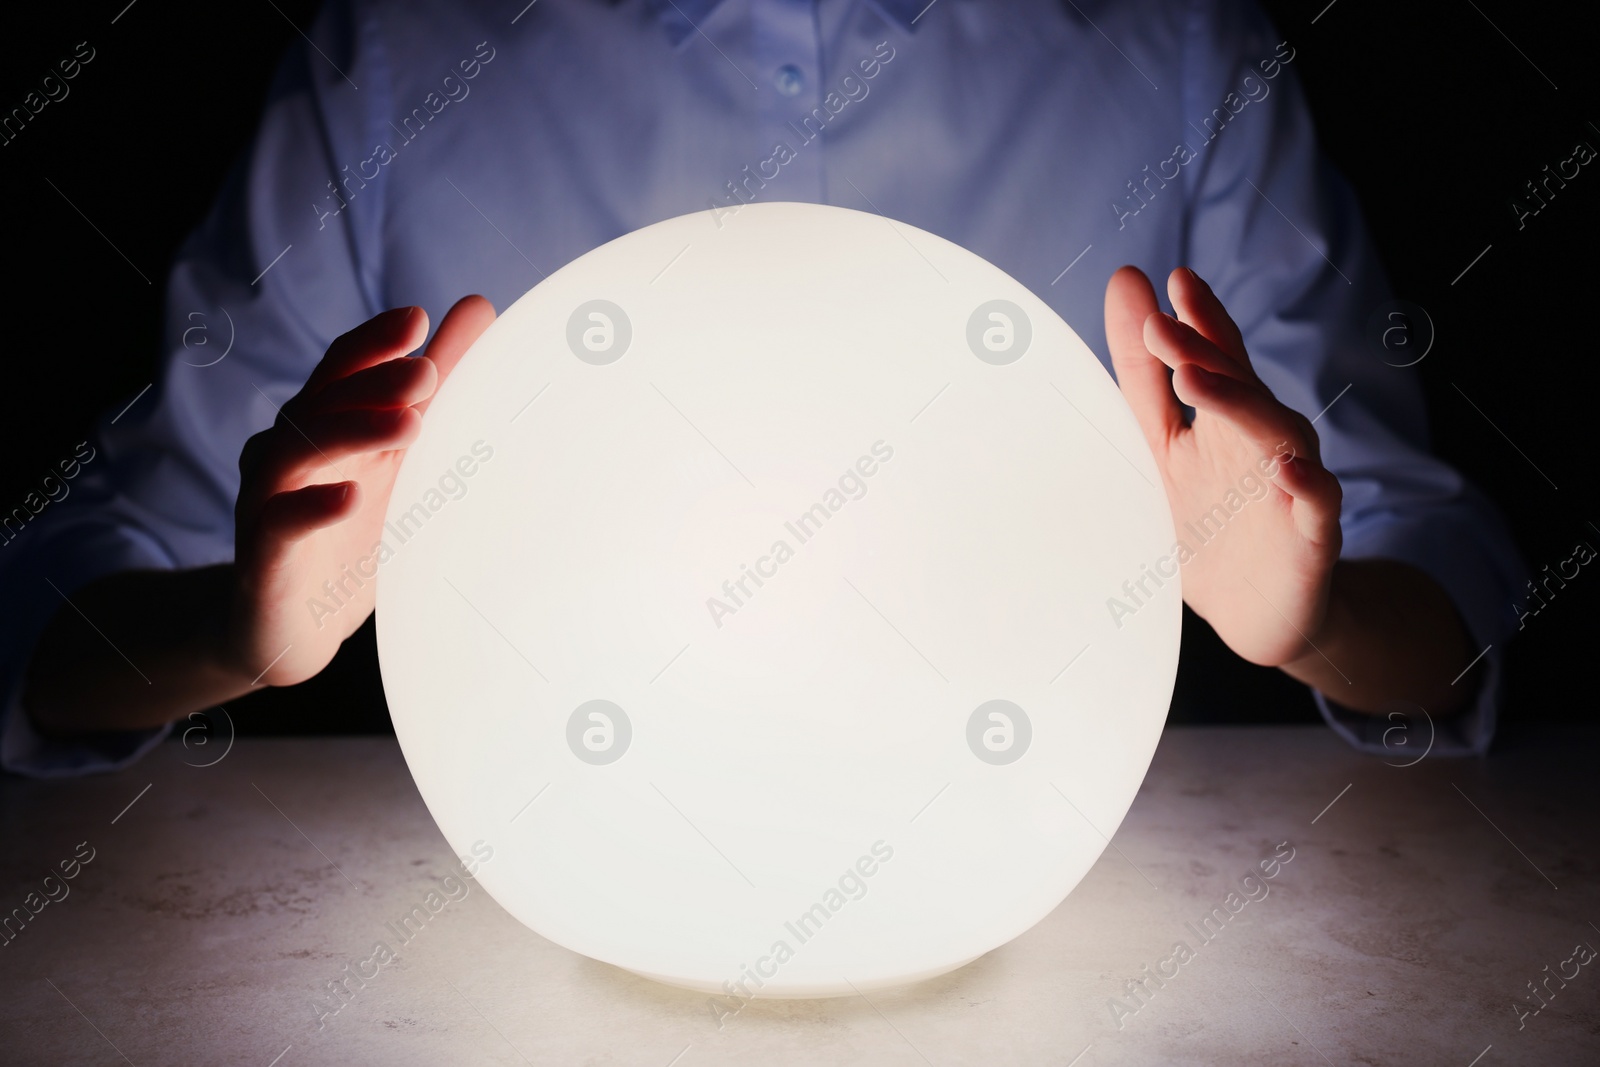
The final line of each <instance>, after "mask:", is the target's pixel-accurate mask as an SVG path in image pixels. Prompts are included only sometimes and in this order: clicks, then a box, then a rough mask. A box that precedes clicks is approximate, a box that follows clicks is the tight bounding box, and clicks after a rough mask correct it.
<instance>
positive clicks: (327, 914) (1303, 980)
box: [0, 727, 1600, 1067]
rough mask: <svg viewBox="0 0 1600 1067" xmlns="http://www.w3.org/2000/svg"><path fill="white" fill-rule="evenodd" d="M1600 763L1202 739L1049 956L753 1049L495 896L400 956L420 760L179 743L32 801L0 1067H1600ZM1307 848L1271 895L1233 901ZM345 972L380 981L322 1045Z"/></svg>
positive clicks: (479, 900)
mask: <svg viewBox="0 0 1600 1067" xmlns="http://www.w3.org/2000/svg"><path fill="white" fill-rule="evenodd" d="M1597 740H1600V735H1597V734H1596V733H1594V732H1587V733H1572V732H1569V733H1549V734H1542V735H1539V736H1537V737H1535V738H1533V739H1530V740H1528V741H1525V742H1523V743H1522V744H1520V745H1518V746H1516V747H1513V748H1512V749H1511V750H1510V751H1507V752H1505V753H1503V754H1498V755H1496V756H1495V757H1493V758H1492V759H1490V760H1487V761H1478V760H1468V761H1447V760H1440V759H1434V758H1429V759H1425V760H1423V761H1422V762H1421V763H1418V764H1417V765H1415V766H1409V767H1403V766H1391V765H1387V764H1386V762H1385V761H1384V760H1382V759H1378V758H1373V757H1369V756H1362V755H1359V754H1357V753H1354V752H1351V751H1349V750H1348V749H1347V748H1346V747H1345V746H1344V745H1343V744H1342V742H1340V741H1339V740H1338V739H1337V738H1335V737H1334V736H1333V735H1332V734H1330V733H1329V732H1327V731H1326V730H1324V729H1322V728H1316V727H1276V728H1204V729H1199V728H1191V729H1171V730H1168V732H1167V734H1166V736H1165V738H1164V739H1163V741H1162V743H1161V747H1160V749H1159V751H1158V752H1157V755H1156V758H1155V762H1154V765H1153V766H1152V768H1151V771H1150V774H1149V777H1148V778H1147V779H1146V781H1145V784H1144V787H1143V789H1142V790H1141V791H1140V793H1139V797H1138V799H1137V800H1136V801H1135V802H1134V805H1133V808H1132V811H1131V812H1130V813H1129V815H1128V818H1127V820H1126V821H1125V822H1124V824H1123V826H1122V828H1121V830H1120V831H1119V832H1118V833H1117V835H1116V837H1115V839H1114V842H1113V843H1114V846H1115V847H1114V848H1110V849H1107V850H1106V852H1105V854H1104V855H1103V856H1102V857H1101V859H1100V861H1099V863H1098V864H1097V865H1096V866H1095V867H1094V869H1093V870H1092V871H1091V872H1090V873H1089V875H1088V876H1087V877H1086V878H1085V879H1084V881H1083V883H1082V884H1081V885H1079V887H1078V888H1077V889H1076V890H1075V891H1074V892H1073V893H1072V894H1071V896H1069V897H1068V898H1067V900H1066V901H1065V902H1064V903H1062V904H1061V906H1060V907H1058V908H1057V909H1056V910H1055V911H1054V912H1053V913H1052V914H1051V915H1050V916H1049V917H1048V918H1046V919H1045V920H1044V921H1043V922H1041V923H1040V924H1039V925H1038V926H1036V927H1034V928H1033V929H1032V930H1030V931H1029V932H1028V933H1026V934H1025V935H1023V936H1022V937H1021V938H1019V939H1017V940H1016V941H1014V942H1012V943H1011V944H1008V945H1006V946H1004V947H1002V948H1000V949H997V950H995V951H994V952H991V953H990V954H988V955H987V956H985V957H983V958H981V959H979V960H978V961H976V962H974V963H972V964H969V965H968V966H966V967H964V968H962V969H960V970H957V971H955V972H953V973H950V974H948V975H945V976H943V977H941V978H937V979H934V980H932V981H928V982H925V983H922V984H921V985H918V986H913V987H910V988H906V989H903V990H898V991H891V992H882V993H872V994H869V995H868V998H862V997H852V998H842V999H832V1000H813V1001H786V1002H763V1001H758V1002H755V1003H752V1004H750V1005H749V1006H747V1007H746V1008H744V1010H742V1011H740V1012H739V1013H738V1014H737V1015H734V1016H731V1017H727V1018H724V1019H723V1020H722V1026H721V1027H720V1028H719V1027H718V1025H717V1022H716V1020H715V1018H714V1016H713V1014H712V1012H711V1011H710V1010H709V1008H708V1006H707V998H706V996H705V995H704V994H697V993H691V992H686V991H683V990H679V989H674V988H670V987H667V986H662V985H658V984H655V983H653V982H650V981H648V980H645V979H642V978H638V977H635V976H633V975H631V974H628V973H626V972H623V971H620V970H617V969H615V968H613V967H610V966H608V965H605V964H601V963H596V962H593V961H591V960H588V959H585V958H583V957H581V956H578V955H575V954H573V953H571V952H569V951H567V950H565V949H562V948H559V947H557V946H555V945H553V944H551V943H550V942H548V941H546V940H544V939H543V938H541V937H539V936H538V935H537V934H535V933H533V932H532V931H530V930H528V929H526V928H525V927H523V926H522V925H521V924H519V923H518V922H517V921H516V920H514V919H512V918H511V917H510V916H508V915H507V914H506V913H505V912H504V911H502V910H501V909H500V907H499V906H498V905H497V904H496V903H495V902H494V901H493V900H491V899H490V898H489V897H488V895H487V894H486V893H485V892H484V891H483V890H482V889H481V888H476V887H473V888H472V889H471V890H470V892H468V893H467V894H466V895H465V896H461V897H459V899H454V900H447V901H445V902H444V903H443V905H442V906H441V907H439V908H438V910H437V912H436V913H435V914H433V915H432V916H431V918H430V920H429V921H428V923H427V924H426V925H425V926H423V927H422V929H421V930H420V932H417V933H415V934H414V935H413V936H412V938H411V940H410V941H409V943H407V944H405V945H404V946H402V947H400V948H399V949H398V955H397V956H396V958H395V959H394V960H393V961H392V962H388V963H385V964H372V965H369V964H366V962H365V961H367V960H368V959H369V958H370V956H371V952H372V946H373V944H374V942H376V941H380V940H381V941H385V942H388V943H390V944H397V943H398V940H397V939H396V938H394V937H393V936H392V933H391V929H392V928H391V926H390V925H389V924H390V923H392V922H394V921H395V920H397V919H398V918H399V917H400V916H402V915H404V914H405V913H406V912H408V911H410V910H411V908H412V907H413V906H414V905H416V904H417V903H419V902H421V901H423V900H424V898H425V897H426V895H427V894H428V892H429V891H430V890H435V889H437V888H438V887H439V884H440V883H439V880H440V879H441V878H442V877H444V876H445V875H447V874H449V873H450V865H451V864H452V861H453V857H452V855H451V852H450V849H449V847H448V846H447V845H446V843H445V841H444V839H443V837H441V836H440V834H439V831H438V830H437V829H436V828H435V826H434V824H433V821H432V819H431V818H430V817H429V815H428V812H427V810H426V808H425V807H424V806H423V804H422V801H421V798H420V797H419V796H418V794H417V791H416V789H415V787H414V786H413V785H412V782H411V778H410V775H409V774H408V773H407V771H406V766H405V762H404V760H403V759H402V758H401V755H400V751H399V747H398V745H397V744H396V743H395V742H394V740H393V739H382V738H361V739H339V740H256V739H244V740H240V741H238V742H237V743H236V744H234V746H233V748H232V750H231V751H229V752H228V753H227V755H226V756H225V757H224V758H222V759H221V760H220V761H219V762H217V763H215V764H214V765H212V766H206V767H198V766H191V765H189V764H195V763H204V762H207V761H209V760H212V759H215V758H216V755H217V753H218V751H219V750H220V749H221V745H220V744H213V745H212V746H210V749H209V751H207V750H206V749H200V748H196V747H190V748H185V747H183V746H182V745H181V744H178V743H173V744H168V745H165V746H163V747H162V748H161V749H159V750H158V751H157V752H155V753H154V754H153V755H152V756H151V757H150V758H148V759H147V760H145V761H144V762H143V763H141V764H139V765H138V766H137V767H135V768H134V769H132V770H129V771H126V772H124V773H121V774H116V775H109V776H102V777H96V778H91V779H83V780H77V781H66V782H53V783H52V782H30V781H24V780H19V779H9V780H6V781H4V782H3V783H0V819H3V820H4V826H5V847H4V850H3V851H4V855H3V857H0V894H3V895H0V909H4V910H3V911H0V914H5V915H9V914H12V912H11V910H10V909H13V908H20V909H23V910H22V914H24V915H28V914H31V913H30V911H29V908H30V905H31V906H32V907H38V909H39V910H38V913H37V914H36V915H32V917H31V919H29V921H28V922H27V923H26V924H25V925H23V926H21V927H20V930H19V929H18V924H17V923H16V921H15V920H13V921H12V923H11V925H10V926H9V927H8V928H7V933H8V934H10V935H11V940H9V941H6V942H5V944H4V947H0V993H3V1001H0V1002H3V1004H4V1010H3V1012H0V1020H3V1021H0V1032H3V1035H4V1036H3V1038H0V1041H3V1044H0V1060H4V1061H5V1062H6V1063H19V1064H35V1063H39V1064H44V1063H50V1064H54V1063H84V1064H116V1063H122V1062H124V1061H126V1062H129V1063H133V1064H137V1065H139V1067H145V1065H147V1064H165V1063H180V1064H202V1063H204V1064H212V1063H228V1064H255V1065H260V1067H268V1065H271V1064H276V1065H277V1067H299V1065H301V1064H334V1063H341V1064H347V1063H384V1064H412V1063H418V1064H423V1063H425V1064H443V1063H473V1064H477V1063H492V1064H520V1063H535V1064H546V1063H558V1064H597V1065H598V1064H617V1065H622V1064H627V1065H641V1067H667V1065H668V1064H672V1065H674V1067H696V1065H699V1064H732V1063H739V1064H751V1063H762V1064H788V1063H805V1064H811V1063H825V1064H863V1065H866V1064H870V1065H897V1064H905V1065H927V1064H931V1065H939V1067H942V1065H944V1064H964V1063H986V1064H991V1063H1041V1064H1056V1065H1067V1064H1076V1065H1078V1067H1102V1065H1108V1064H1223V1063H1226V1064H1255V1063H1261V1064H1307V1065H1315V1064H1323V1063H1327V1064H1338V1065H1343V1064H1350V1063H1361V1064H1452V1065H1458V1067H1468V1065H1471V1064H1476V1065H1478V1067H1498V1065H1501V1064H1512V1063H1526V1064H1541V1065H1545V1064H1600V965H1591V964H1587V963H1583V962H1580V961H1581V960H1582V959H1583V958H1584V956H1585V955H1587V952H1588V950H1587V949H1583V950H1582V951H1578V948H1579V946H1582V945H1584V944H1587V945H1592V946H1595V947H1600V929H1597V927H1596V926H1595V925H1594V923H1596V922H1600V906H1597V904H1600V901H1597V899H1596V892H1595V875H1596V860H1595V848H1594V846H1595V844H1596V838H1597V833H1596V830H1595V816H1596V814H1597V812H1600V785H1597V782H1600V779H1597V776H1596V775H1595V773H1594V771H1593V769H1592V762H1593V759H1594V754H1595V751H1596V743H1595V742H1596V741H1597ZM1387 762H1388V764H1398V763H1402V762H1404V760H1402V759H1400V758H1398V756H1397V757H1396V758H1394V759H1391V760H1389V761H1387ZM1285 842H1287V843H1288V846H1287V848H1280V847H1279V846H1280V845H1282V844H1283V843H1285ZM1275 849H1278V852H1279V854H1280V855H1283V854H1287V852H1288V850H1289V849H1292V855H1293V858H1292V859H1291V860H1289V861H1288V862H1287V863H1286V864H1282V865H1281V866H1280V867H1279V868H1278V869H1277V876H1276V877H1275V878H1273V879H1272V880H1270V881H1268V882H1264V883H1259V884H1262V885H1265V886H1266V887H1267V892H1266V895H1265V896H1260V891H1259V890H1257V891H1255V895H1256V896H1257V897H1259V899H1253V900H1246V899H1245V898H1243V897H1239V898H1235V901H1234V904H1233V905H1232V907H1233V908H1236V909H1237V910H1232V909H1230V908H1229V907H1226V905H1227V904H1228V894H1229V892H1230V891H1231V890H1234V889H1235V888H1236V887H1237V886H1238V884H1239V880H1240V878H1241V876H1243V875H1245V874H1247V873H1249V872H1250V871H1251V870H1252V869H1254V868H1255V867H1256V865H1257V864H1258V862H1259V861H1260V860H1261V859H1263V858H1267V857H1271V856H1273V854H1274V850H1275ZM85 856H92V858H90V859H88V861H87V862H81V860H82V857H85ZM75 858H76V859H78V860H79V861H80V862H78V863H77V864H76V866H75V867H74V866H73V865H72V864H73V861H74V859H75ZM63 861H66V862H67V864H68V867H67V869H68V870H73V871H74V873H75V875H76V876H75V877H74V878H72V879H71V880H70V881H64V880H61V879H60V878H59V877H58V878H57V879H55V880H51V881H49V882H47V881H46V876H47V875H49V874H50V873H51V872H52V871H60V870H61V869H62V868H61V866H60V865H61V864H62V862H63ZM47 891H48V893H49V894H51V895H53V896H55V897H57V898H58V899H55V900H53V901H50V902H48V903H44V904H42V905H40V904H39V902H40V901H42V900H45V899H46V896H45V893H46V892H47ZM63 892H64V893H65V895H63ZM30 894H37V895H35V896H30ZM1241 901H1242V905H1241V903H1240V902H1241ZM1218 908H1221V909H1223V912H1222V913H1223V914H1224V915H1226V916H1227V922H1226V924H1224V923H1222V922H1221V921H1220V920H1216V919H1213V921H1212V927H1211V928H1220V933H1214V934H1213V933H1211V932H1210V931H1211V928H1206V929H1204V930H1199V931H1198V932H1199V933H1201V934H1205V935H1207V936H1209V937H1210V940H1209V941H1203V940H1202V938H1201V937H1200V936H1197V930H1196V929H1195V928H1198V927H1200V925H1201V921H1202V919H1203V918H1204V917H1205V916H1206V915H1208V914H1209V913H1211V912H1212V910H1213V909H1218ZM1180 941H1181V942H1184V943H1185V945H1186V946H1188V953H1187V957H1186V958H1184V957H1177V956H1174V955H1173V954H1172V950H1173V946H1174V944H1175V943H1176V942H1180ZM1595 962H1596V963H1597V964H1600V960H1597V961H1595ZM347 964H349V965H351V966H353V967H356V968H358V969H361V970H363V971H364V972H365V973H367V974H369V975H371V977H370V979H368V980H367V981H366V982H365V983H364V985H363V984H361V983H359V982H357V981H351V982H350V983H349V987H350V988H353V989H355V992H354V994H353V995H351V996H350V997H349V998H348V1000H347V1001H346V1002H344V1003H343V1006H342V1008H341V1010H339V1011H338V1013H337V1014H327V1015H324V1016H323V1017H322V1019H321V1025H320V1027H319V1019H318V1011H319V1010H321V1011H326V1010H327V1008H326V1005H328V1004H332V1003H337V1001H334V1000H333V999H332V998H331V997H330V995H329V994H328V992H327V984H328V982H329V981H330V980H337V979H342V978H344V977H346V974H347V972H346V971H345V970H344V967H345V965H347ZM1146 967H1148V968H1150V970H1149V971H1147V970H1146V969H1145V968H1146ZM1158 971H1162V972H1165V973H1167V974H1168V975H1169V977H1167V978H1164V979H1159V984H1158V982H1157V981H1156V980H1151V979H1149V978H1148V977H1147V975H1148V974H1151V973H1156V972H1158ZM374 972H376V973H374ZM1561 974H1565V975H1566V976H1567V977H1566V978H1562V977H1559V975H1561ZM1130 979H1144V986H1143V990H1144V991H1143V992H1142V993H1137V992H1130V991H1129V988H1128V983H1129V981H1130ZM1530 983H1533V984H1534V987H1535V988H1537V989H1538V990H1539V991H1540V992H1541V993H1542V994H1543V1001H1544V1003H1545V1004H1546V1005H1547V1006H1545V1007H1544V1008H1543V1009H1542V1010H1540V1011H1538V1013H1537V1014H1534V1013H1533V1009H1534V1008H1536V1007H1538V1005H1539V1003H1540V1002H1539V1001H1537V1000H1535V999H1534V995H1533V992H1531V991H1530ZM319 1002H320V1003H322V1004H323V1005H324V1007H323V1008H322V1009H317V1008H314V1007H313V1004H314V1003H319ZM1114 1002H1120V1004H1121V1005H1122V1008H1121V1010H1120V1011H1119V1010H1117V1009H1116V1008H1115V1007H1114ZM1519 1005H1520V1006H1521V1011H1522V1012H1525V1013H1526V1014H1524V1015H1521V1016H1520V1017H1519V1007H1518V1006H1519Z"/></svg>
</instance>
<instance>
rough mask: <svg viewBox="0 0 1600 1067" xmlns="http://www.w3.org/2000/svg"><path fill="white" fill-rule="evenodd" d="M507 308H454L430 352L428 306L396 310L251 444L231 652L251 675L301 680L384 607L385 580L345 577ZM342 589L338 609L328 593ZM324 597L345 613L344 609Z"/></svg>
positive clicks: (242, 461) (337, 351) (350, 344)
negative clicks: (435, 418)
mask: <svg viewBox="0 0 1600 1067" xmlns="http://www.w3.org/2000/svg"><path fill="white" fill-rule="evenodd" d="M494 318H495V312H494V308H493V307H492V306H491V305H490V303H489V302H488V301H487V300H485V299H484V298H483V297H481V296H469V297H466V298H464V299H462V300H461V301H459V302H458V303H457V304H456V305H455V306H454V307H452V308H451V309H450V312H449V314H447V315H446V316H445V319H444V322H443V323H441V324H440V326H439V331H438V333H437V334H436V335H435V336H434V339H433V341H432V342H431V343H430V344H429V345H428V350H427V352H426V353H425V354H424V356H423V357H421V358H415V359H413V358H407V357H408V355H409V353H411V352H412V351H414V350H415V349H416V347H417V346H418V345H420V344H421V343H422V339H423V338H424V337H426V336H427V333H428V316H427V313H426V312H424V311H423V310H422V309H421V308H417V307H405V308H395V309H394V310H392V311H386V312H384V313H383V314H381V315H376V316H374V317H373V318H371V319H369V320H367V321H366V322H364V323H362V324H361V325H360V326H358V327H356V328H355V329H354V330H351V331H350V332H349V333H347V334H344V335H343V336H342V337H340V338H338V339H337V340H336V341H334V342H333V344H332V345H331V346H329V348H328V351H327V354H326V355H325V356H324V357H323V359H322V362H321V363H319V364H318V365H317V367H316V369H315V370H314V371H312V373H311V377H310V378H309V379H308V380H307V382H306V384H305V387H304V388H303V389H301V390H300V392H299V393H298V394H296V395H295V396H294V398H293V399H291V400H290V401H289V402H288V403H286V404H284V405H283V408H282V411H281V413H280V414H279V415H278V418H277V421H276V422H274V423H273V425H272V427H271V428H270V429H268V430H263V431H262V432H261V433H258V434H256V435H255V436H254V437H252V438H250V439H249V440H248V441H246V442H245V446H244V451H243V452H242V453H241V454H240V456H239V473H240V485H239V500H238V503H237V505H236V507H235V508H234V521H235V533H234V568H233V570H234V592H233V596H232V603H231V605H230V607H229V609H228V612H227V614H228V616H229V622H228V625H227V626H226V627H225V633H224V634H223V635H222V644H223V648H222V649H220V650H219V655H220V657H221V658H222V659H223V661H224V662H226V663H229V664H231V666H232V669H233V670H235V671H236V672H238V673H240V674H241V675H242V676H243V677H244V678H245V680H246V681H250V680H252V679H255V680H256V681H257V683H258V684H261V685H292V684H294V683H296V682H300V681H304V680H305V679H307V678H310V677H311V676H313V675H315V674H316V673H317V672H318V671H320V670H322V668H323V667H325V666H327V664H328V662H329V661H330V660H332V659H333V656H334V653H336V652H337V651H338V650H339V645H340V644H341V643H342V642H343V641H344V639H345V638H346V637H349V636H350V634H352V633H353V632H355V630H356V628H357V627H359V626H360V625H361V624H362V623H363V622H364V621H365V620H366V618H367V616H368V615H370V614H371V613H372V604H373V591H374V588H375V586H376V583H375V582H374V581H373V580H372V579H371V578H370V577H369V578H367V579H365V580H364V581H363V583H362V584H361V585H360V587H359V588H357V587H356V585H355V583H354V582H352V581H350V580H349V579H348V578H347V577H346V573H347V571H346V570H345V569H346V568H350V569H351V570H353V569H354V568H355V566H356V564H357V562H358V561H360V560H363V559H366V558H367V557H369V556H370V555H371V554H372V550H373V547H374V546H375V545H376V544H377V543H378V541H379V540H380V539H381V537H382V527H383V520H384V515H385V513H386V512H387V510H388V506H389V493H390V490H391V489H392V488H393V487H394V479H395V475H396V474H397V473H398V472H399V469H400V460H401V458H402V457H403V456H404V455H405V449H406V446H408V445H409V444H411V442H412V441H414V440H415V439H416V436H417V434H418V432H419V431H420V430H421V428H422V417H423V412H425V411H426V410H427V407H428V403H429V400H430V399H431V398H432V397H433V395H434V393H435V391H436V390H437V389H438V387H439V384H440V383H441V382H443V381H444V378H445V376H446V375H448V374H449V373H450V371H451V369H452V368H453V367H454V366H455V365H456V363H457V362H458V361H459V360H460V359H461V357H462V355H463V354H464V353H465V352H466V350H467V348H468V347H469V346H470V345H471V344H472V342H473V341H475V340H477V338H478V335H479V334H481V333H483V331H484V330H485V329H486V328H487V327H488V326H489V324H490V323H491V322H493V321H494ZM325 582H332V583H333V584H334V586H335V587H336V588H337V587H339V586H340V585H341V584H342V586H343V588H342V589H338V601H339V602H335V601H334V599H333V598H332V597H330V596H329V593H328V591H327V590H326V589H325V588H324V584H323V583H325ZM313 601H317V602H321V603H322V604H323V605H326V606H330V607H331V606H335V604H336V603H337V606H336V607H335V610H333V612H332V613H331V614H329V613H327V612H325V611H317V610H315V609H314V607H313Z"/></svg>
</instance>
